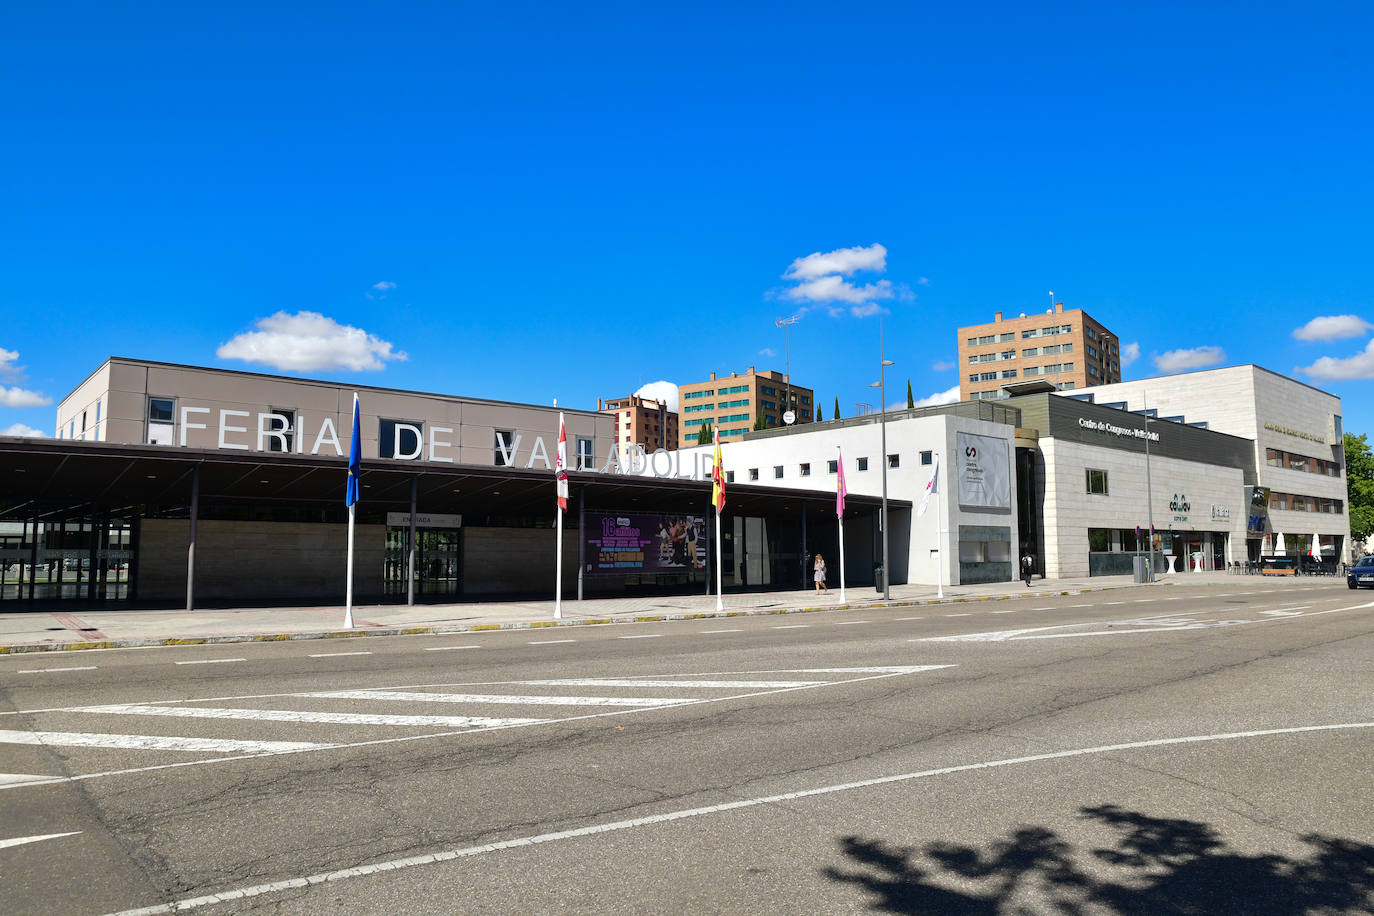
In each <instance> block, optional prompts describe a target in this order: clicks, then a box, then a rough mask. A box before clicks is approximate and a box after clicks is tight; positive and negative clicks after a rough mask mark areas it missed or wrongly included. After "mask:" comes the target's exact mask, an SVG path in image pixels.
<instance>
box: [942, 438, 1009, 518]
mask: <svg viewBox="0 0 1374 916" xmlns="http://www.w3.org/2000/svg"><path fill="white" fill-rule="evenodd" d="M955 443H956V445H957V451H956V453H955V462H954V466H955V470H956V472H957V474H958V477H959V505H961V506H970V507H975V508H984V509H1010V508H1011V459H1010V456H1009V455H1008V453H1007V440H1006V439H997V438H994V437H993V436H977V435H974V434H973V433H959V434H958V435H957V436H956V438H955Z"/></svg>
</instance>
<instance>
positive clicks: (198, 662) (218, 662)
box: [173, 658, 248, 665]
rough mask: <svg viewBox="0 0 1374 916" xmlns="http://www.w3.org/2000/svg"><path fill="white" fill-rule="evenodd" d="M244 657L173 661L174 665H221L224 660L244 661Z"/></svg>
mask: <svg viewBox="0 0 1374 916" xmlns="http://www.w3.org/2000/svg"><path fill="white" fill-rule="evenodd" d="M246 661H248V659H246V658H201V659H196V660H195V661H189V662H173V664H176V665H222V664H224V663H225V662H246Z"/></svg>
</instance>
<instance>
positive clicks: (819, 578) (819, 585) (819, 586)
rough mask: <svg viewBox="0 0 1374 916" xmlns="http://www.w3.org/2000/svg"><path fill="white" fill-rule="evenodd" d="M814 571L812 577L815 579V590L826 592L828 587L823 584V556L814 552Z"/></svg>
mask: <svg viewBox="0 0 1374 916" xmlns="http://www.w3.org/2000/svg"><path fill="white" fill-rule="evenodd" d="M815 570H816V571H815V573H814V574H813V575H812V578H813V579H815V580H816V591H818V592H822V591H824V592H828V591H830V589H829V588H828V587H827V586H826V584H825V557H823V556H821V555H820V554H816V563H815Z"/></svg>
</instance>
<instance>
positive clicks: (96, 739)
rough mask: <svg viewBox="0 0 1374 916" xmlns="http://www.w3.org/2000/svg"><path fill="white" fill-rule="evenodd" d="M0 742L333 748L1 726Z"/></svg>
mask: <svg viewBox="0 0 1374 916" xmlns="http://www.w3.org/2000/svg"><path fill="white" fill-rule="evenodd" d="M0 744H38V745H42V746H44V747H115V748H123V749H131V750H147V751H211V752H214V751H219V752H223V753H231V754H232V753H239V752H242V751H249V752H256V753H276V752H280V751H305V750H318V749H319V748H325V747H332V746H333V745H330V744H318V743H316V742H313V741H238V740H234V739H229V738H176V737H170V736H164V735H103V734H88V733H85V732H21V731H10V730H6V729H0Z"/></svg>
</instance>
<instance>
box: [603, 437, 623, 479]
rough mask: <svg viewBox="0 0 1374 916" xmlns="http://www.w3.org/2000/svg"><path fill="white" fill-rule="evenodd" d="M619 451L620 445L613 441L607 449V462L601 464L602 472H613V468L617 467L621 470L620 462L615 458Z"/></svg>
mask: <svg viewBox="0 0 1374 916" xmlns="http://www.w3.org/2000/svg"><path fill="white" fill-rule="evenodd" d="M619 451H620V446H618V445H616V444H615V443H614V442H612V443H611V447H610V448H609V449H608V450H607V451H606V463H605V464H603V465H602V466H601V473H603V474H609V473H610V472H611V468H615V469H616V470H617V471H619V470H620V462H618V461H616V458H615V456H616V454H617V453H618V452H619Z"/></svg>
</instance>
